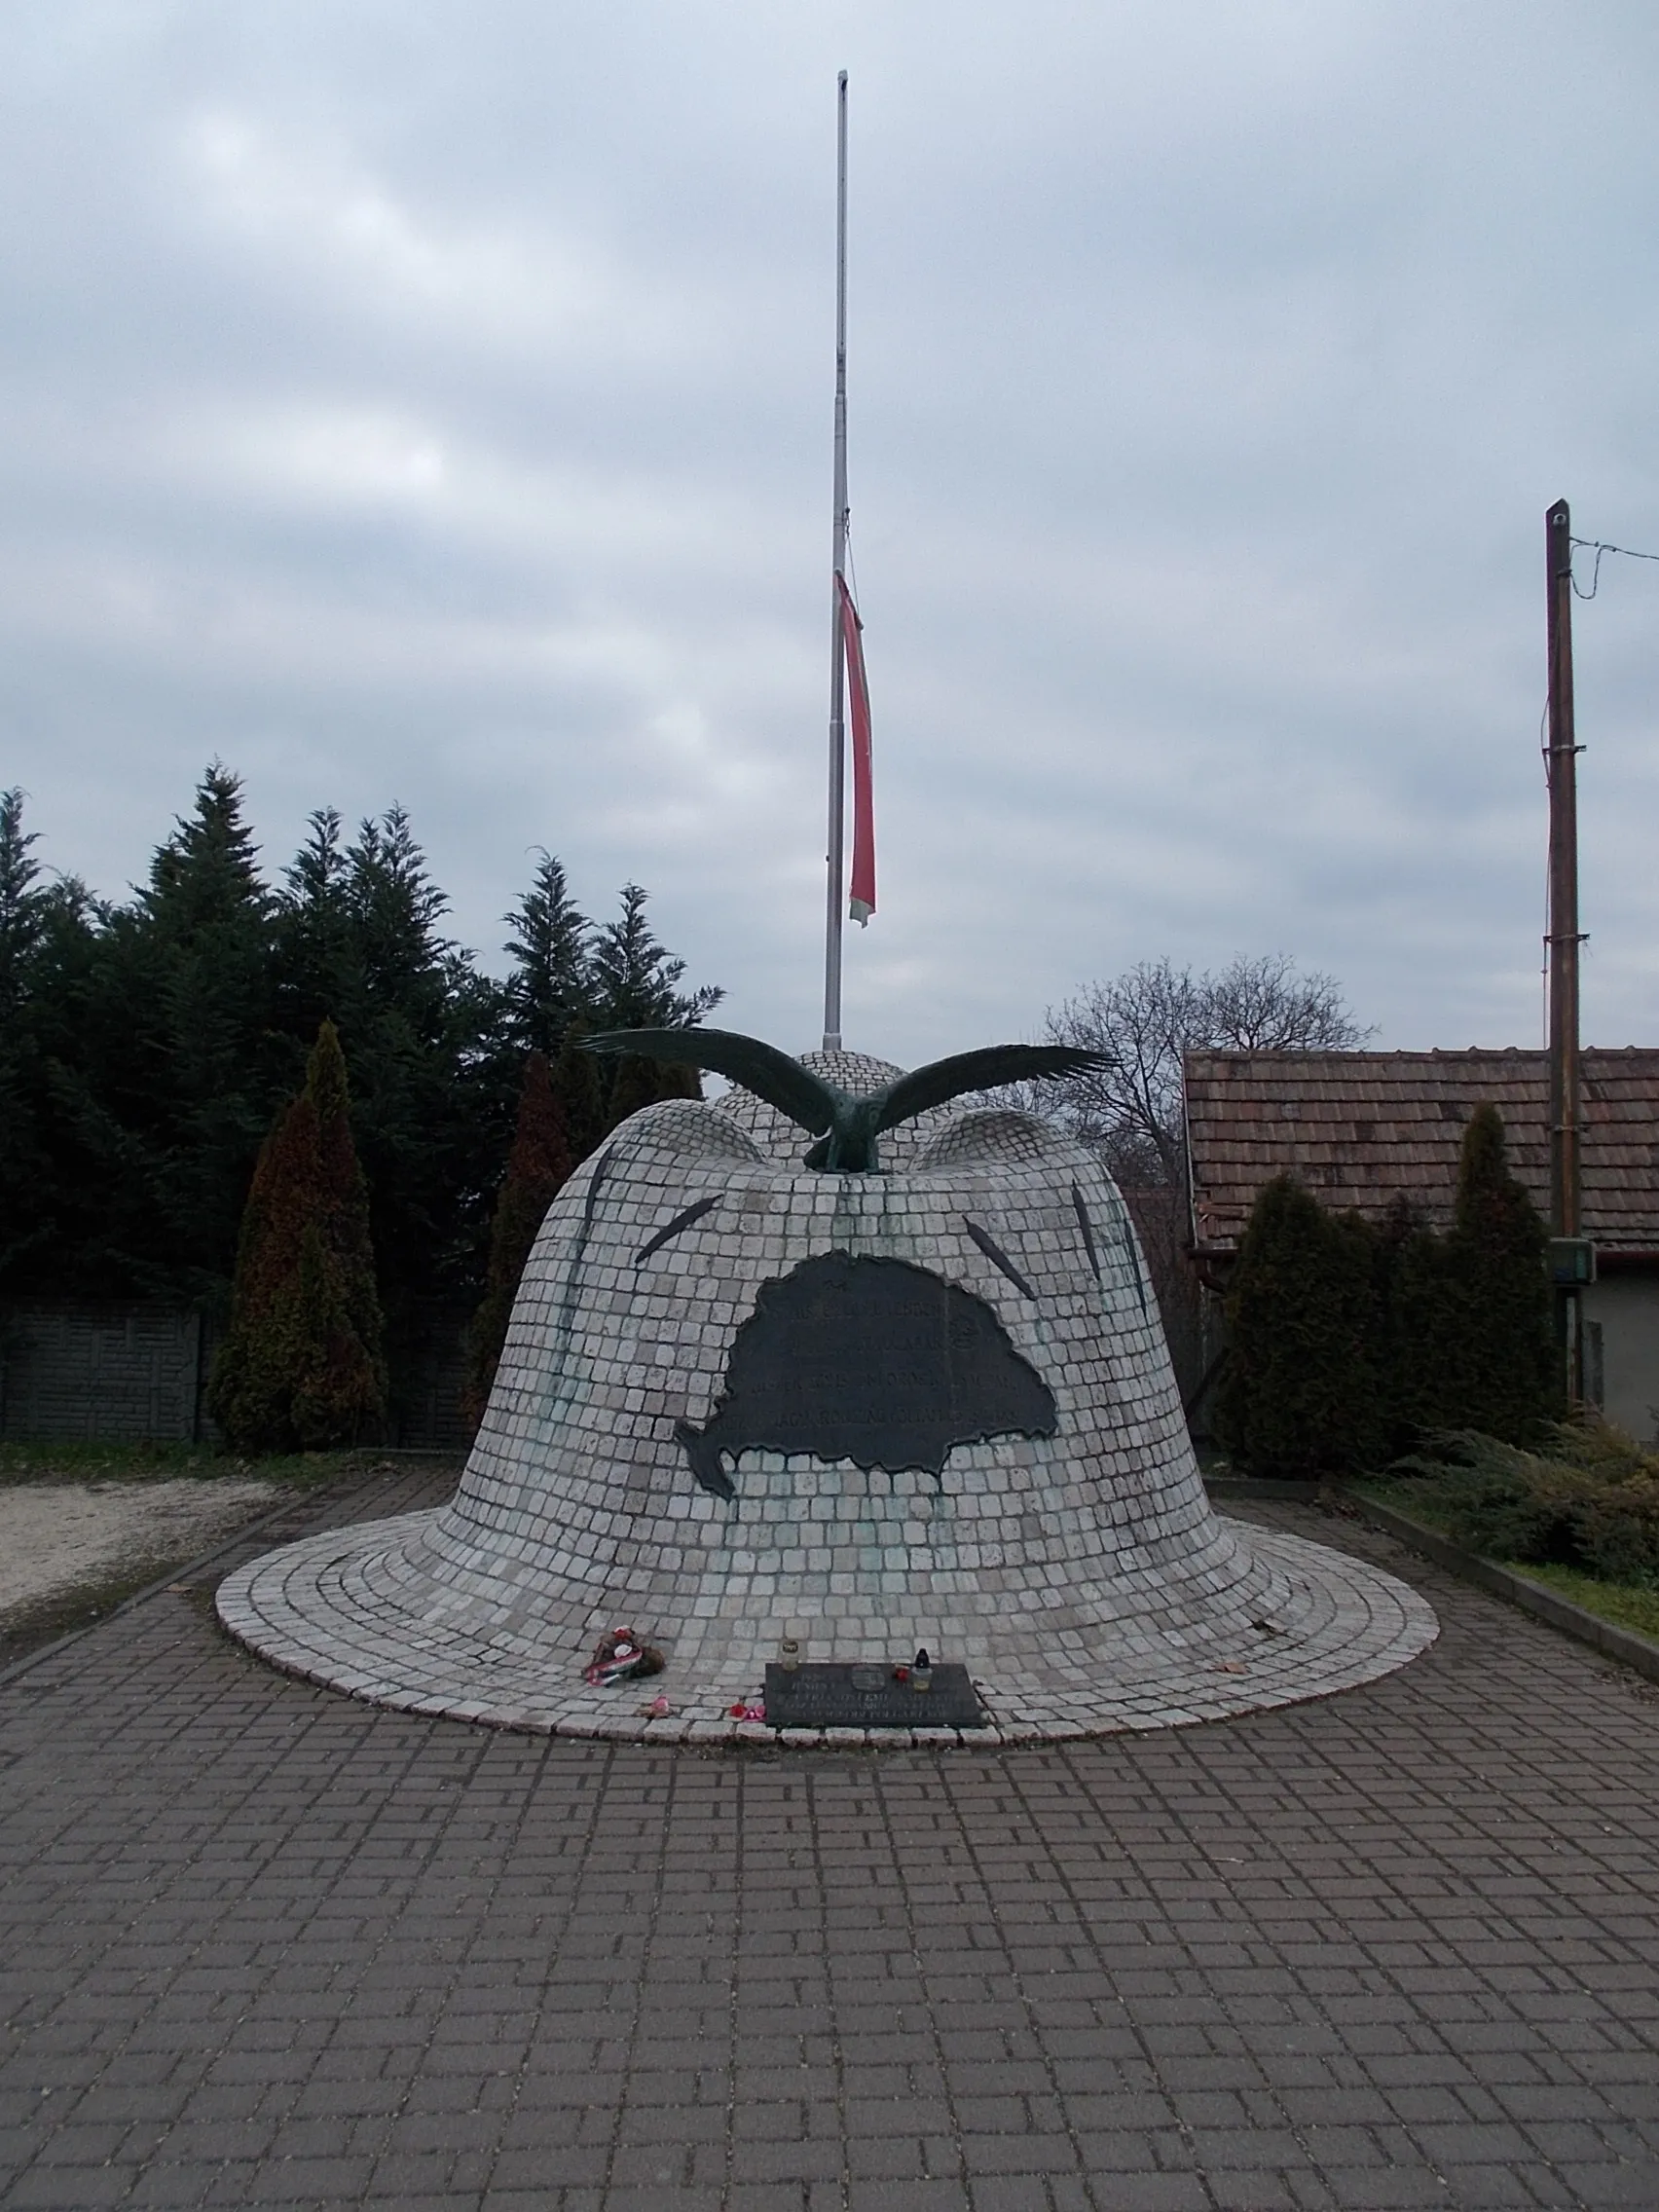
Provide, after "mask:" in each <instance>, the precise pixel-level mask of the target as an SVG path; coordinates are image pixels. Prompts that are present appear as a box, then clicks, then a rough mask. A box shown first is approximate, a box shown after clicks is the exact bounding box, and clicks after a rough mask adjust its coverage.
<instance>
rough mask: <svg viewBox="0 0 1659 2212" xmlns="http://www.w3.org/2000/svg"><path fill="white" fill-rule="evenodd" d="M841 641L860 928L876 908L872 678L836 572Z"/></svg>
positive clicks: (853, 902)
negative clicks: (848, 721) (850, 749)
mask: <svg viewBox="0 0 1659 2212" xmlns="http://www.w3.org/2000/svg"><path fill="white" fill-rule="evenodd" d="M835 589H836V591H837V593H838V594H839V596H840V604H841V642H842V645H843V647H844V649H845V652H846V656H847V703H848V706H849V707H850V708H851V710H852V712H851V720H852V725H853V874H852V884H851V893H852V896H851V897H850V898H849V899H848V901H847V912H848V914H849V915H850V916H851V918H852V919H853V920H854V921H855V922H857V923H858V924H859V925H860V927H861V928H863V927H865V926H866V925H867V923H868V921H869V918H870V916H871V914H873V913H874V912H875V793H874V789H873V785H872V783H871V777H870V747H869V679H868V678H867V677H866V674H865V657H864V624H863V623H862V622H861V621H860V620H859V610H858V608H856V607H855V606H854V605H853V595H852V593H851V592H850V591H849V590H848V589H847V579H846V577H845V576H843V575H839V574H837V576H836V578H835Z"/></svg>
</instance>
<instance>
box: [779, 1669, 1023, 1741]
mask: <svg viewBox="0 0 1659 2212" xmlns="http://www.w3.org/2000/svg"><path fill="white" fill-rule="evenodd" d="M766 1724H767V1726H768V1727H771V1728H983V1727H984V1725H985V1715H984V1713H983V1712H982V1710H981V1709H980V1705H979V1701H978V1699H977V1697H976V1696H975V1695H974V1684H973V1683H972V1681H970V1679H969V1678H968V1670H967V1668H966V1667H954V1666H945V1667H937V1666H936V1667H935V1668H934V1670H933V1687H932V1688H931V1689H926V1690H915V1689H912V1688H911V1687H910V1685H909V1683H908V1682H896V1681H895V1680H894V1679H893V1669H892V1667H890V1666H889V1667H863V1666H860V1667H852V1666H836V1665H823V1666H811V1667H777V1666H772V1667H768V1668H767V1670H766Z"/></svg>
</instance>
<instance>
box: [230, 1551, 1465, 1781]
mask: <svg viewBox="0 0 1659 2212" xmlns="http://www.w3.org/2000/svg"><path fill="white" fill-rule="evenodd" d="M435 1518H436V1516H434V1515H432V1514H409V1515H406V1516H404V1517H403V1518H402V1519H400V1520H395V1521H382V1522H374V1523H370V1524H368V1525H367V1526H365V1527H359V1528H355V1529H345V1530H331V1531H330V1532H328V1533H327V1534H325V1535H320V1536H313V1537H310V1538H308V1539H307V1540H306V1541H305V1542H303V1543H298V1544H291V1545H289V1546H288V1547H287V1548H286V1549H284V1550H282V1551H278V1552H273V1553H270V1554H268V1555H267V1556H266V1557H265V1558H263V1559H259V1560H255V1561H254V1562H253V1563H252V1564H251V1565H250V1566H248V1567H242V1568H241V1569H240V1571H239V1572H237V1573H236V1574H234V1575H232V1576H231V1577H230V1578H229V1579H228V1580H227V1581H226V1582H225V1583H224V1584H223V1585H222V1587H221V1588H220V1591H219V1599H218V1604H219V1613H220V1617H221V1618H222V1619H223V1621H224V1623H225V1625H226V1627H227V1628H229V1629H230V1630H231V1631H232V1633H233V1634H234V1635H236V1636H238V1637H240V1639H241V1641H243V1642H245V1643H247V1644H249V1645H251V1647H252V1648H253V1649H254V1650H255V1651H257V1652H258V1653H260V1655H261V1656H262V1657H263V1658H265V1659H268V1660H269V1661H271V1663H272V1664H273V1665H275V1666H276V1667H279V1668H281V1669H283V1670H284V1671H285V1672H287V1673H289V1674H293V1675H299V1676H302V1677H305V1678H306V1679H307V1680H310V1681H314V1682H320V1683H322V1684H324V1685H325V1686H327V1687H328V1688H330V1689H335V1690H342V1691H345V1692H347V1693H348V1694H349V1695H350V1696H353V1697H360V1698H364V1699H367V1700H368V1701H369V1702H370V1703H372V1704H377V1705H385V1706H389V1707H392V1708H394V1709H395V1710H397V1711H399V1712H404V1713H424V1714H437V1715H442V1716H444V1717H447V1718H451V1719H458V1720H473V1721H480V1722H484V1723H487V1724H489V1725H492V1726H496V1727H506V1728H523V1729H530V1730H535V1731H538V1732H544V1733H548V1734H553V1735H570V1736H605V1737H618V1738H628V1739H633V1740H639V1741H645V1742H648V1743H703V1744H713V1743H743V1742H756V1741H758V1742H767V1743H770V1742H773V1741H775V1740H777V1734H778V1732H776V1731H774V1730H772V1729H770V1728H768V1727H766V1726H764V1725H763V1724H761V1723H758V1722H754V1721H742V1720H736V1719H733V1718H732V1717H731V1715H730V1713H729V1710H728V1709H729V1708H730V1707H731V1706H732V1705H733V1704H735V1703H739V1702H744V1703H747V1702H750V1701H756V1700H758V1698H759V1695H760V1690H761V1681H762V1664H763V1661H762V1658H761V1655H760V1654H759V1653H758V1652H757V1651H756V1650H754V1649H753V1648H752V1647H751V1648H748V1649H745V1650H741V1651H734V1650H733V1648H732V1647H731V1646H730V1645H729V1644H727V1645H726V1646H725V1647H724V1649H723V1651H722V1650H721V1649H720V1648H719V1642H718V1640H711V1639H708V1638H705V1637H693V1638H691V1639H690V1640H689V1650H688V1653H687V1657H686V1660H685V1661H684V1663H682V1664H677V1661H676V1653H675V1641H676V1639H675V1638H674V1637H673V1636H671V1635H667V1634H664V1632H663V1631H662V1630H661V1629H660V1628H659V1626H658V1624H657V1623H656V1622H655V1621H652V1620H649V1619H646V1618H644V1617H642V1618H641V1619H639V1620H634V1619H632V1618H629V1619H628V1625H630V1626H633V1627H636V1628H637V1629H638V1630H639V1632H640V1633H641V1634H642V1635H645V1636H647V1637H651V1638H653V1639H655V1640H660V1641H662V1643H663V1644H664V1646H665V1648H666V1649H667V1652H668V1659H669V1665H668V1668H667V1671H666V1672H665V1673H664V1674H663V1675H661V1676H659V1677H654V1678H652V1679H651V1680H650V1681H648V1682H631V1683H622V1684H619V1685H617V1686H616V1687H614V1688H611V1689H606V1690H592V1689H589V1688H587V1687H586V1685H585V1684H584V1683H583V1682H582V1680H581V1663H582V1660H583V1658H584V1657H585V1655H586V1642H587V1641H592V1640H591V1637H587V1638H586V1639H585V1641H584V1634H585V1630H584V1626H582V1625H578V1620H577V1618H576V1607H577V1606H579V1607H581V1608H583V1609H585V1608H586V1606H587V1604H588V1600H587V1598H586V1596H585V1595H582V1596H580V1597H578V1599H577V1600H576V1602H575V1605H572V1604H561V1603H560V1602H559V1599H558V1594H557V1593H556V1592H551V1591H544V1592H542V1593H541V1603H540V1604H538V1605H536V1606H535V1607H530V1606H526V1605H523V1604H521V1605H520V1606H519V1607H518V1608H517V1609H516V1610H515V1611H514V1612H512V1613H510V1614H505V1615H503V1614H502V1613H501V1612H500V1611H499V1610H498V1611H497V1613H496V1615H495V1617H494V1618H493V1619H482V1618H478V1617H476V1615H474V1616H473V1617H470V1618H469V1617H468V1611H469V1606H468V1602H467V1601H466V1599H465V1598H464V1597H461V1598H460V1599H459V1600H458V1593H457V1591H456V1588H455V1586H454V1583H453V1580H450V1581H448V1582H445V1583H440V1582H438V1581H437V1580H436V1579H434V1577H433V1576H432V1574H431V1572H430V1570H429V1567H428V1565H427V1557H428V1555H427V1554H426V1547H425V1542H424V1539H425V1535H426V1531H427V1530H428V1529H429V1527H430V1525H431V1523H432V1522H433V1521H434V1519H435ZM1214 1527H1215V1529H1216V1530H1217V1532H1218V1534H1219V1536H1220V1537H1221V1539H1222V1542H1223V1545H1224V1547H1225V1548H1226V1549H1227V1551H1228V1553H1229V1554H1230V1559H1229V1564H1230V1566H1231V1567H1232V1569H1233V1573H1232V1578H1231V1586H1230V1587H1229V1588H1228V1590H1227V1592H1226V1594H1225V1596H1223V1597H1221V1598H1219V1599H1216V1598H1213V1597H1212V1599H1211V1600H1210V1602H1209V1603H1208V1604H1204V1605H1203V1606H1201V1607H1197V1608H1189V1607H1182V1606H1180V1605H1179V1604H1178V1603H1177V1602H1176V1601H1175V1600H1174V1599H1173V1597H1172V1596H1171V1594H1170V1593H1168V1591H1167V1590H1166V1589H1165V1591H1164V1592H1163V1594H1164V1595H1165V1596H1166V1597H1169V1599H1170V1602H1169V1604H1166V1605H1164V1606H1160V1605H1159V1604H1157V1602H1156V1601H1157V1599H1158V1597H1159V1595H1160V1589H1159V1583H1160V1581H1161V1578H1160V1577H1158V1576H1157V1575H1156V1574H1153V1575H1148V1576H1142V1577H1141V1578H1139V1581H1138V1583H1137V1582H1136V1581H1135V1579H1134V1578H1132V1577H1131V1578H1129V1579H1128V1580H1127V1581H1120V1583H1119V1584H1118V1585H1117V1586H1116V1587H1114V1588H1113V1589H1112V1590H1110V1591H1109V1592H1101V1593H1099V1594H1097V1600H1096V1602H1095V1603H1094V1604H1089V1601H1088V1593H1082V1594H1080V1593H1073V1594H1072V1595H1073V1598H1074V1604H1073V1605H1072V1607H1071V1608H1070V1609H1071V1611H1072V1614H1073V1617H1074V1620H1075V1618H1076V1615H1077V1612H1078V1610H1079V1607H1078V1604H1076V1602H1075V1601H1076V1600H1077V1599H1078V1598H1079V1596H1080V1595H1081V1597H1082V1598H1083V1602H1084V1603H1083V1609H1085V1610H1093V1611H1096V1612H1097V1613H1099V1614H1101V1615H1102V1616H1103V1617H1100V1618H1096V1619H1094V1620H1091V1621H1088V1622H1085V1623H1083V1624H1082V1625H1075V1626H1073V1627H1071V1628H1070V1629H1068V1630H1065V1631H1058V1632H1051V1631H1050V1630H1048V1629H1046V1628H1045V1627H1044V1625H1043V1623H1042V1622H1041V1620H1040V1619H1038V1620H1027V1621H1025V1622H1021V1621H1020V1620H1018V1619H1014V1620H1012V1621H1011V1620H1009V1619H1006V1618H1004V1619H998V1618H996V1617H995V1616H994V1615H985V1614H981V1615H980V1616H979V1617H978V1618H977V1619H976V1620H971V1621H969V1622H968V1623H966V1624H965V1626H964V1628H963V1629H962V1631H961V1632H960V1633H957V1634H949V1633H947V1635H946V1636H945V1637H944V1638H943V1639H942V1640H940V1644H939V1647H938V1648H937V1649H936V1650H935V1657H936V1658H939V1659H954V1660H958V1661H960V1662H962V1663H964V1664H966V1665H967V1667H968V1669H969V1672H970V1674H971V1675H972V1676H973V1677H974V1678H975V1681H976V1683H977V1688H978V1690H979V1694H980V1700H981V1703H982V1704H983V1706H984V1709H985V1712H986V1714H988V1716H989V1719H990V1722H991V1725H990V1726H989V1727H986V1728H983V1729H960V1730H959V1729H938V1730H935V1729H918V1730H914V1731H905V1730H903V1729H888V1728H881V1729H867V1730H866V1729H827V1730H824V1731H821V1732H820V1731H807V1730H788V1731H785V1732H783V1740H784V1741H786V1742H789V1743H793V1744H802V1745H812V1744H820V1745H824V1744H830V1745H848V1744H868V1745H870V1746H872V1747H877V1748H880V1747H892V1746H900V1747H903V1746H906V1745H909V1744H913V1743H928V1744H941V1743H944V1744H975V1743H978V1744H996V1743H1029V1742H1034V1741H1044V1740H1051V1739H1055V1738H1059V1737H1073V1736H1093V1735H1110V1734H1115V1733H1118V1732H1120V1731H1123V1730H1131V1729H1132V1730H1146V1729H1155V1728H1169V1727H1179V1726H1183V1725H1187V1724H1190V1723H1192V1722H1195V1721H1202V1720H1222V1719H1226V1718H1229V1717H1230V1716H1232V1715H1235V1714H1244V1713H1255V1712H1260V1711H1263V1710H1265V1709H1267V1708H1269V1707H1272V1706H1279V1705H1290V1704H1295V1703H1297V1702H1299V1701H1301V1700H1303V1699H1306V1698H1316V1697H1326V1696H1329V1695H1330V1694H1331V1693H1332V1692H1334V1691H1337V1690H1344V1689H1349V1688H1352V1687H1353V1686H1355V1685H1356V1684H1358V1683H1360V1682H1368V1681H1373V1680H1375V1679H1376V1677H1378V1676H1380V1675H1385V1674H1388V1673H1390V1672H1391V1671H1392V1670H1393V1669H1394V1668H1396V1667H1400V1666H1403V1665H1404V1664H1405V1663H1406V1661H1407V1660H1409V1659H1413V1658H1415V1657H1416V1656H1417V1654H1418V1653H1419V1651H1421V1650H1423V1649H1424V1648H1425V1647H1426V1646H1427V1645H1428V1644H1429V1643H1431V1642H1432V1641H1434V1638H1435V1636H1436V1635H1437V1634H1438V1623H1437V1622H1436V1619H1435V1616H1434V1613H1433V1611H1432V1609H1431V1608H1430V1606H1429V1605H1428V1604H1426V1602H1425V1601H1424V1600H1423V1599H1421V1598H1420V1597H1419V1596H1418V1594H1417V1593H1416V1591H1414V1590H1411V1589H1409V1588H1408V1587H1407V1586H1406V1585H1405V1584H1404V1583H1402V1582H1399V1581H1396V1580H1395V1578H1394V1577H1393V1576H1392V1575H1388V1574H1384V1573H1383V1572H1382V1571H1381V1570H1380V1569H1378V1568H1376V1567H1370V1566H1367V1565H1366V1564H1365V1563H1364V1562H1362V1561H1360V1560H1356V1559H1350V1558H1348V1557H1347V1556H1346V1554H1344V1553H1340V1552H1334V1551H1330V1550H1328V1549H1327V1548H1326V1547H1325V1546H1323V1545H1321V1544H1310V1543H1307V1542H1304V1541H1303V1540H1302V1539H1301V1538H1299V1537H1295V1536H1287V1535H1283V1534H1280V1533H1278V1532H1277V1531H1274V1530H1263V1529H1258V1528H1253V1527H1245V1526H1244V1525H1243V1524H1241V1523H1237V1522H1230V1521H1226V1520H1224V1519H1218V1520H1217V1521H1216V1522H1215V1523H1214ZM1137 1599H1138V1600H1139V1601H1140V1602H1139V1603H1138V1604H1137V1603H1136V1600H1137ZM1114 1616H1115V1617H1114ZM1189 1616H1190V1617H1189ZM624 1617H626V1616H624ZM815 1626H816V1627H817V1628H818V1630H819V1634H818V1636H817V1637H816V1638H815V1637H814V1636H812V1635H811V1634H809V1635H808V1638H807V1648H806V1652H805V1656H806V1657H807V1658H808V1659H816V1658H829V1657H836V1656H842V1655H849V1656H850V1655H854V1654H855V1653H856V1655H857V1656H860V1657H868V1656H870V1655H871V1645H870V1642H869V1641H868V1638H867V1636H865V1637H861V1639H860V1641H858V1642H857V1643H856V1644H849V1645H845V1646H843V1647H842V1648H837V1639H836V1637H835V1636H834V1634H833V1633H832V1627H831V1624H829V1623H823V1622H820V1623H817V1624H815ZM771 1655H772V1654H770V1653H767V1654H765V1656H771ZM890 1655H891V1656H892V1657H893V1658H895V1659H899V1658H904V1657H907V1656H908V1652H907V1650H904V1649H902V1648H895V1649H894V1650H893V1651H892V1652H891V1654H890ZM658 1692H660V1693H661V1694H663V1695H664V1696H666V1697H667V1698H669V1700H670V1701H671V1703H672V1704H673V1707H674V1712H673V1714H672V1715H671V1716H670V1717H668V1718H664V1719H651V1718H649V1717H647V1715H646V1714H645V1707H646V1706H647V1705H648V1704H649V1702H650V1700H651V1699H652V1698H653V1697H654V1696H655V1695H656V1694H657V1693H658Z"/></svg>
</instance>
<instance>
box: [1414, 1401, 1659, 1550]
mask: <svg viewBox="0 0 1659 2212" xmlns="http://www.w3.org/2000/svg"><path fill="white" fill-rule="evenodd" d="M1394 1471H1395V1472H1397V1473H1400V1474H1404V1475H1405V1476H1407V1477H1408V1478H1409V1479H1412V1480H1415V1481H1418V1482H1421V1483H1423V1484H1425V1485H1426V1486H1428V1488H1429V1489H1430V1490H1431V1493H1432V1494H1433V1497H1434V1499H1435V1502H1436V1503H1437V1504H1438V1506H1439V1508H1440V1510H1441V1513H1442V1515H1443V1517H1444V1519H1445V1523H1446V1527H1447V1530H1448V1533H1449V1534H1451V1535H1452V1536H1453V1537H1455V1538H1456V1541H1457V1542H1458V1543H1462V1544H1467V1545H1468V1546H1469V1548H1470V1550H1471V1551H1478V1552H1484V1553H1486V1554H1487V1555H1488V1556H1489V1557H1490V1558H1493V1559H1509V1560H1517V1561H1520V1562H1521V1563H1523V1564H1526V1563H1528V1562H1534V1563H1537V1564H1548V1563H1551V1562H1554V1563H1557V1564H1560V1565H1563V1566H1569V1567H1579V1568H1581V1569H1582V1570H1583V1571H1584V1572H1586V1573H1588V1574H1594V1575H1599V1576H1601V1577H1602V1578H1603V1579H1604V1581H1608V1582H1623V1583H1630V1584H1635V1585H1636V1586H1638V1587H1640V1588H1644V1589H1650V1590H1652V1589H1659V1456H1655V1455H1654V1454H1651V1453H1647V1452H1644V1451H1642V1449H1641V1446H1640V1445H1638V1444H1637V1443H1635V1442H1634V1441H1633V1440H1632V1439H1631V1438H1630V1437H1628V1436H1626V1435H1624V1434H1623V1432H1622V1431H1620V1430H1619V1429H1616V1428H1614V1427H1612V1426H1611V1425H1610V1424H1609V1423H1607V1422H1605V1421H1601V1420H1595V1419H1581V1420H1574V1421H1562V1422H1558V1423H1557V1424H1555V1426H1554V1427H1553V1428H1551V1429H1550V1431H1549V1432H1548V1437H1547V1441H1546V1443H1545V1444H1544V1446H1543V1447H1542V1448H1540V1449H1539V1450H1537V1451H1533V1452H1529V1451H1524V1450H1523V1449H1521V1448H1520V1447H1519V1446H1517V1445H1513V1444H1509V1443H1506V1442H1504V1441H1503V1440H1502V1439H1501V1438H1498V1437H1493V1436H1487V1435H1483V1434H1481V1433H1480V1432H1479V1431H1477V1430H1471V1429H1461V1430H1450V1431H1442V1432H1441V1433H1439V1434H1437V1435H1434V1436H1432V1437H1430V1438H1428V1439H1427V1440H1426V1442H1425V1444H1424V1446H1423V1448H1422V1449H1421V1450H1420V1451H1419V1452H1417V1453H1414V1454H1412V1455H1411V1456H1409V1457H1407V1458H1405V1459H1402V1460H1399V1461H1397V1462H1396V1466H1395V1470H1394Z"/></svg>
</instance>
